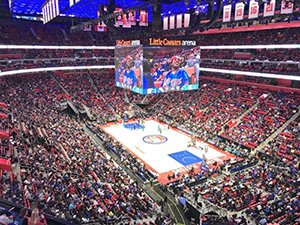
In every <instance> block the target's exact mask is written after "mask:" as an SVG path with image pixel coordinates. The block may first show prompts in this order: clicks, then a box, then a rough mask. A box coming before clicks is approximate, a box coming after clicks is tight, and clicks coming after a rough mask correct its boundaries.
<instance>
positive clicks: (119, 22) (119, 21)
mask: <svg viewBox="0 0 300 225" xmlns="http://www.w3.org/2000/svg"><path fill="white" fill-rule="evenodd" d="M122 11H123V10H122V9H121V8H116V9H115V11H114V13H118V12H122ZM122 25H123V18H122V15H119V16H117V18H116V21H115V26H116V27H119V26H122Z"/></svg>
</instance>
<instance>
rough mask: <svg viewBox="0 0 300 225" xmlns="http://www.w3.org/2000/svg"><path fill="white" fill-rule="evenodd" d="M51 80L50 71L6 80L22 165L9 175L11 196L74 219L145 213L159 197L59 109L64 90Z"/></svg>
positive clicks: (14, 139) (3, 95)
mask: <svg viewBox="0 0 300 225" xmlns="http://www.w3.org/2000/svg"><path fill="white" fill-rule="evenodd" d="M52 82H55V81H53V80H52V79H51V78H50V77H48V76H34V77H27V78H22V80H21V79H18V78H16V79H6V80H5V81H4V84H6V85H3V86H4V88H3V89H1V92H2V93H1V100H4V99H5V101H6V102H7V103H9V106H10V109H11V110H12V113H13V114H14V118H15V120H14V121H11V122H13V125H14V128H15V132H16V135H15V136H13V137H12V140H11V142H12V144H13V146H14V148H15V149H16V150H17V157H18V160H19V162H20V167H21V180H18V179H16V177H12V176H9V177H8V178H7V179H5V183H7V184H8V183H9V184H10V185H11V188H10V189H6V190H5V195H8V196H6V197H7V199H9V200H11V201H14V202H17V201H24V203H25V204H26V206H27V207H29V206H30V205H31V204H32V203H34V202H36V201H39V202H40V203H41V204H42V206H43V209H44V211H45V213H49V214H52V215H55V216H56V217H59V218H63V219H66V220H68V221H73V222H74V223H82V222H88V221H90V222H91V221H100V223H106V222H107V221H116V223H117V222H118V221H120V220H122V219H139V218H144V217H146V216H147V215H148V213H149V212H151V211H152V210H154V209H155V205H154V203H153V202H152V201H151V200H150V198H149V197H148V196H147V195H146V194H145V192H144V191H143V190H142V189H141V188H140V187H139V185H138V183H137V182H136V181H134V180H133V179H132V178H131V177H129V176H128V175H127V174H126V172H125V171H124V170H123V169H122V168H121V167H119V166H118V165H117V164H116V163H115V161H114V160H113V159H112V158H111V157H109V156H108V155H107V154H106V153H105V152H104V151H103V150H102V149H100V148H99V147H98V146H97V145H95V143H93V142H92V140H90V138H89V137H88V136H87V135H86V134H85V133H84V131H83V128H82V125H81V124H78V123H77V122H76V121H75V120H73V119H72V118H70V117H69V116H67V115H66V114H61V113H60V112H58V111H57V108H56V106H57V102H56V97H57V96H58V95H59V94H61V90H59V87H57V85H51V83H52ZM48 85H49V86H48ZM10 93H11V95H10ZM13 93H14V94H13ZM15 95H16V96H18V98H16V97H14V96H15ZM46 102H47V104H46ZM3 175H4V177H7V175H5V174H3Z"/></svg>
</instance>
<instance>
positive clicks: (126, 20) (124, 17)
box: [122, 13, 131, 28]
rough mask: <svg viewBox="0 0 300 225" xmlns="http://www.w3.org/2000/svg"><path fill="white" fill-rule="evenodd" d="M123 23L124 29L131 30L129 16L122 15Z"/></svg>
mask: <svg viewBox="0 0 300 225" xmlns="http://www.w3.org/2000/svg"><path fill="white" fill-rule="evenodd" d="M122 23H123V28H131V23H130V22H129V20H128V19H127V14H126V13H125V14H123V15H122Z"/></svg>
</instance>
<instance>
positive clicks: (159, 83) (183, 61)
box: [142, 46, 200, 94]
mask: <svg viewBox="0 0 300 225" xmlns="http://www.w3.org/2000/svg"><path fill="white" fill-rule="evenodd" d="M143 56H144V58H143V68H144V69H143V71H144V73H143V85H142V87H143V89H144V93H145V94H154V93H164V92H168V91H185V90H195V89H198V88H199V73H200V47H190V48H189V47H181V46H176V47H174V46H172V47H165V46H164V47H162V46H158V47H144V52H143Z"/></svg>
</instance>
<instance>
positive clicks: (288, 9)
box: [280, 0, 294, 14]
mask: <svg viewBox="0 0 300 225" xmlns="http://www.w3.org/2000/svg"><path fill="white" fill-rule="evenodd" d="M293 9H294V3H292V2H287V1H286V0H282V2H281V10H280V13H281V14H290V13H293Z"/></svg>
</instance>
